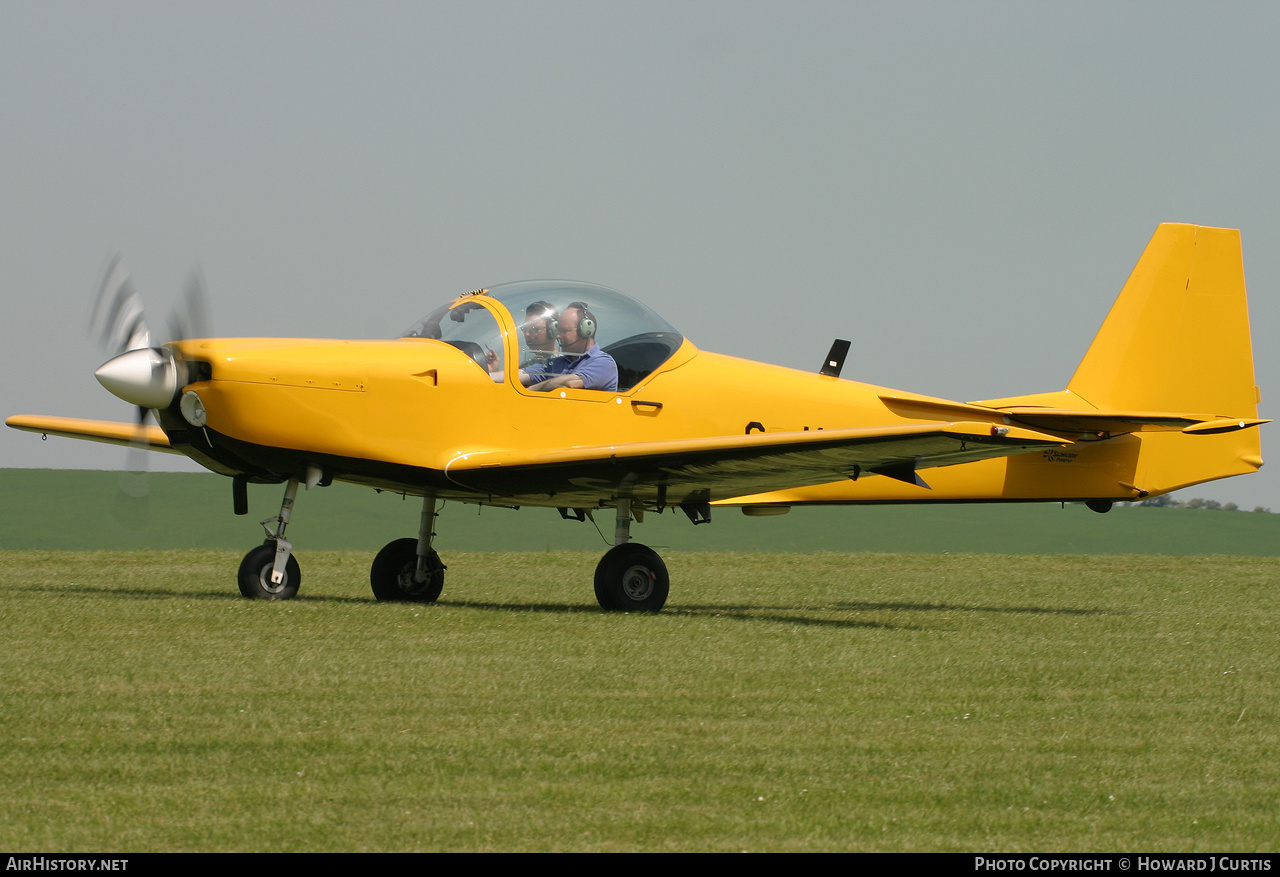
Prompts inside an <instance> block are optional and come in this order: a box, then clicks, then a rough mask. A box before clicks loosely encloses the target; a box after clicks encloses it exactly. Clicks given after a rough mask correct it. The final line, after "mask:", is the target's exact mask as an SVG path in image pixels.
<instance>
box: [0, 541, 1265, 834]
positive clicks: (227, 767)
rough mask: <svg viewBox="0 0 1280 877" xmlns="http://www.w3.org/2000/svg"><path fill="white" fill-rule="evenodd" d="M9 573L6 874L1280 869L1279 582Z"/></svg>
mask: <svg viewBox="0 0 1280 877" xmlns="http://www.w3.org/2000/svg"><path fill="white" fill-rule="evenodd" d="M667 559H668V564H669V566H670V568H671V572H672V577H673V583H674V584H673V590H672V598H671V601H670V603H669V604H668V608H667V609H666V610H665V611H664V612H663V613H661V614H659V615H657V616H640V615H612V614H605V613H602V612H600V611H599V610H598V609H597V607H596V606H595V602H594V598H593V595H592V593H591V586H590V581H591V572H592V569H593V567H594V565H595V562H596V560H597V554H596V553H595V552H582V553H579V552H554V553H541V552H540V553H520V554H457V553H446V555H445V560H446V562H447V563H449V567H450V568H449V573H448V581H447V584H446V588H445V593H444V595H443V597H442V601H441V602H440V603H439V604H436V605H433V606H415V605H396V604H378V603H375V602H373V601H372V599H371V597H370V595H369V593H368V585H367V567H368V564H369V562H370V560H371V555H369V554H368V553H364V552H328V553H304V554H302V555H301V557H300V560H301V562H302V571H303V587H302V593H301V595H300V597H299V598H298V599H297V600H294V601H291V602H287V603H258V602H249V601H245V600H242V599H240V598H239V597H238V596H237V594H236V591H235V586H234V571H235V569H236V566H237V564H238V562H239V554H238V553H234V552H213V551H208V552H135V553H124V552H67V553H60V552H25V551H24V552H18V551H6V552H0V573H2V574H0V630H3V633H4V642H5V648H4V649H3V652H2V653H0V709H2V711H3V718H2V721H0V847H3V848H6V849H10V850H39V851H83V850H94V851H131V852H142V851H149V850H316V851H320V850H710V851H726V850H740V849H746V850H776V851H792V850H809V851H816V850H999V851H1016V850H1041V851H1045V850H1139V851H1153V852H1156V851H1220V850H1231V851H1259V850H1261V851H1267V850H1274V849H1275V848H1276V845H1277V841H1278V840H1280V830H1278V829H1277V823H1276V819H1275V814H1276V812H1278V811H1280V764H1278V763H1277V760H1276V758H1275V752H1276V751H1277V749H1280V725H1278V724H1277V720H1278V719H1280V689H1278V686H1277V682H1276V680H1277V679H1278V678H1280V673H1278V671H1280V657H1277V648H1276V646H1277V631H1278V626H1277V620H1278V618H1277V610H1276V599H1275V583H1276V581H1277V574H1278V573H1280V560H1277V559H1275V558H1231V557H1199V558H1170V557H1137V556H1110V557H1083V556H1078V557H1076V556H1061V557H1035V556H996V555H951V556H938V555H891V554H852V555H851V554H810V555H796V554H771V555H764V554H694V553H689V554H679V553H673V554H670V555H669V556H668V558H667Z"/></svg>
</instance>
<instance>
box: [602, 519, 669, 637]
mask: <svg viewBox="0 0 1280 877" xmlns="http://www.w3.org/2000/svg"><path fill="white" fill-rule="evenodd" d="M595 584H596V600H597V601H599V603H600V606H601V608H603V609H604V610H605V611H606V612H657V611H658V610H660V609H661V608H662V607H663V605H664V604H665V603H666V602H667V594H668V592H669V591H670V590H671V580H670V578H669V577H668V576H667V565H666V564H665V563H663V562H662V558H661V557H659V556H658V553H657V552H656V551H654V550H653V549H652V548H649V547H648V546H647V545H641V544H640V543H638V542H632V541H631V500H630V499H629V498H623V499H619V500H618V519H617V525H616V526H615V528H614V531H613V547H612V548H610V549H609V551H608V552H607V553H606V554H605V556H604V557H602V558H600V563H599V564H598V565H597V566H596V581H595Z"/></svg>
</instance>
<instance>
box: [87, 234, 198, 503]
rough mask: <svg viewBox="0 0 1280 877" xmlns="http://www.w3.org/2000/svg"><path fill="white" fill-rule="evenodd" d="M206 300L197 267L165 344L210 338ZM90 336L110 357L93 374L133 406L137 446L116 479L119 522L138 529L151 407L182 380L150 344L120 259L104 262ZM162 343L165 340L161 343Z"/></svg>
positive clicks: (162, 403)
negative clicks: (145, 427) (144, 432)
mask: <svg viewBox="0 0 1280 877" xmlns="http://www.w3.org/2000/svg"><path fill="white" fill-rule="evenodd" d="M209 324H210V321H209V307H208V296H207V295H206V294H205V285H204V276H203V274H202V273H201V271H200V268H199V266H196V267H194V268H192V270H191V274H190V276H189V277H188V279H187V282H186V284H185V285H184V287H183V291H182V295H181V297H180V298H179V299H178V301H177V303H176V304H175V305H174V307H173V309H172V310H171V312H170V314H169V319H168V326H167V329H168V332H167V336H168V337H167V340H168V341H180V340H183V339H185V338H200V337H208V335H209V333H210V329H209ZM89 332H90V335H91V336H94V337H96V338H97V339H98V342H99V344H100V345H101V347H102V348H103V350H104V352H107V353H110V354H111V359H109V360H107V361H106V362H105V363H103V364H102V365H101V366H100V367H99V368H98V370H97V371H96V372H95V373H94V375H95V377H97V379H98V382H99V383H100V384H102V386H104V387H105V388H106V389H108V390H109V391H111V392H112V393H113V394H115V395H116V396H118V397H119V398H121V399H123V400H124V401H126V402H130V403H132V404H133V405H135V406H137V408H136V423H137V427H138V431H139V441H138V443H137V444H136V445H135V446H133V447H131V448H130V449H129V452H128V458H127V460H126V462H125V471H124V472H123V473H121V476H120V493H119V495H118V496H117V498H116V511H117V520H119V521H122V522H128V523H129V524H130V525H131V526H134V527H139V526H141V525H142V523H144V522H145V521H146V518H147V514H148V507H147V497H148V494H149V492H150V475H149V472H148V463H149V460H150V452H149V451H147V450H146V449H145V448H146V445H145V443H143V442H142V441H141V431H142V428H143V425H144V424H145V423H146V420H147V415H148V414H149V413H150V411H151V409H153V408H164V407H167V406H168V405H169V404H170V403H171V402H172V401H173V397H174V395H175V394H176V393H177V391H178V389H179V387H180V386H181V385H182V383H185V381H184V380H183V379H184V378H185V375H184V374H180V373H179V372H180V371H182V368H181V364H180V363H179V362H177V361H176V360H175V359H174V357H173V354H172V353H170V352H169V351H167V350H165V349H164V348H163V347H162V346H155V347H153V346H152V342H153V340H154V338H153V336H152V333H151V329H150V327H149V326H148V325H147V318H146V311H145V309H144V308H143V306H142V298H141V296H139V295H138V291H137V288H136V287H135V286H134V284H133V280H132V279H131V278H130V276H129V270H128V268H127V267H126V266H125V264H124V260H123V259H122V258H121V257H120V256H119V255H118V254H117V255H115V256H113V257H112V259H111V261H110V262H109V263H108V264H107V269H106V271H105V272H104V273H103V276H102V283H101V284H100V285H99V287H98V296H97V300H96V302H95V303H94V307H93V315H92V317H91V320H90V325H89ZM161 343H164V342H161Z"/></svg>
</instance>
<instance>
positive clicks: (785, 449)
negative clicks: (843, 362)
mask: <svg viewBox="0 0 1280 877" xmlns="http://www.w3.org/2000/svg"><path fill="white" fill-rule="evenodd" d="M1062 444H1064V442H1063V440H1062V439H1061V438H1056V437H1054V436H1051V435H1046V434H1044V433H1039V432H1034V431H1032V430H1029V429H1022V428H1019V427H999V426H992V424H990V423H967V422H961V423H921V424H909V425H906V426H892V427H872V428H859V429H836V430H814V431H808V432H786V433H754V434H751V435H742V436H722V437H714V438H698V439H682V440H675V441H656V442H635V443H629V444H618V445H604V446H597V447H581V448H557V449H547V450H541V451H497V450H490V451H478V452H476V453H464V454H459V455H458V456H456V457H455V458H453V459H452V460H450V461H449V462H448V464H447V465H446V466H445V474H446V475H447V477H448V479H449V480H450V481H452V482H453V483H454V484H455V485H457V486H458V487H459V488H462V489H463V490H465V491H467V492H470V493H473V494H486V495H489V496H491V497H495V498H497V497H503V498H507V499H508V500H510V501H512V502H516V503H521V504H528V505H557V506H563V507H583V506H594V505H595V504H596V503H597V502H598V501H600V500H602V499H605V500H607V499H611V498H613V497H617V496H630V497H632V498H633V499H640V500H644V501H646V502H649V503H653V504H656V505H658V506H667V505H679V504H685V503H706V502H711V501H715V500H724V499H729V498H731V497H735V496H744V495H748V494H754V493H761V492H765V491H770V490H780V489H783V488H785V487H800V486H808V485H814V484H825V483H828V482H832V481H840V480H842V479H846V478H852V479H857V478H859V477H866V476H869V475H885V476H888V477H891V478H897V479H900V480H902V481H907V482H911V483H915V484H918V485H919V486H920V487H921V488H924V489H927V488H928V485H927V484H925V483H924V481H923V480H922V479H921V478H920V476H919V475H918V474H916V473H917V470H920V469H926V468H932V467H936V466H952V465H956V464H958V463H969V462H973V461H975V460H983V459H987V458H990V457H1005V456H1010V455H1013V454H1022V453H1028V452H1031V451H1037V450H1041V449H1043V448H1046V447H1053V446H1061V445H1062Z"/></svg>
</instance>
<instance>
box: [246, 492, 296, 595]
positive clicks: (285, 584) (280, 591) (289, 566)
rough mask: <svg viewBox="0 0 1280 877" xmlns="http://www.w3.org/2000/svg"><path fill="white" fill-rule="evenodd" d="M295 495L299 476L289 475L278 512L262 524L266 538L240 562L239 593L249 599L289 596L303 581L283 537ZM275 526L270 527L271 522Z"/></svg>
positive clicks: (287, 543)
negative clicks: (291, 476) (290, 476)
mask: <svg viewBox="0 0 1280 877" xmlns="http://www.w3.org/2000/svg"><path fill="white" fill-rule="evenodd" d="M297 495H298V479H297V478H290V479H289V484H288V485H287V486H286V487H285V489H284V499H283V500H282V501H281V503H280V514H279V515H277V516H276V517H274V518H267V519H266V520H265V521H263V522H262V526H263V527H264V528H265V529H266V531H267V541H266V542H264V543H263V544H261V545H259V546H258V547H257V548H255V549H253V550H252V551H250V552H249V553H248V554H246V555H245V556H244V560H242V561H241V562H240V573H239V584H240V593H241V594H243V595H244V596H246V597H249V598H250V599H257V600H288V599H291V598H292V597H294V596H295V595H296V594H297V593H298V586H299V585H301V584H302V572H301V570H299V568H298V561H297V559H295V558H294V556H293V545H292V544H291V543H290V542H288V541H287V540H286V539H285V538H284V529H285V527H287V526H288V525H289V516H290V515H291V514H292V512H293V500H294V498H295V497H297ZM273 523H274V524H275V525H276V528H275V529H274V530H272V529H271V527H270V525H271V524H273Z"/></svg>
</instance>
